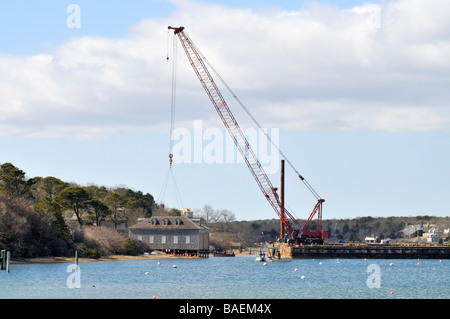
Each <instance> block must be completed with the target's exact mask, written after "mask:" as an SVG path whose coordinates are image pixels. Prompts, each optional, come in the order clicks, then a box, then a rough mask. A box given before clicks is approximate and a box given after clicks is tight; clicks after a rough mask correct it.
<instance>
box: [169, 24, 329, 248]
mask: <svg viewBox="0 0 450 319" xmlns="http://www.w3.org/2000/svg"><path fill="white" fill-rule="evenodd" d="M168 28H169V29H172V30H174V33H175V35H177V36H178V38H179V40H180V42H181V44H182V46H183V49H184V51H185V53H186V55H187V57H188V59H189V62H190V64H191V66H192V68H193V69H194V71H195V73H196V74H197V77H198V79H199V80H200V83H201V84H202V86H203V88H204V89H205V91H206V93H207V95H208V97H209V98H210V100H211V102H212V104H213V105H214V107H215V109H216V111H217V113H218V114H219V116H220V118H221V120H222V122H223V124H224V125H225V127H226V129H227V130H228V132H229V134H230V135H231V138H232V139H233V141H234V143H235V145H236V147H237V149H238V150H239V152H240V153H241V155H242V157H243V158H244V161H245V163H246V164H247V166H248V168H249V169H250V172H251V173H252V175H253V177H254V179H255V181H256V183H257V184H258V186H259V188H260V189H261V191H262V193H263V194H264V197H265V198H266V199H267V201H268V202H269V204H270V205H271V206H272V208H273V209H274V210H275V212H276V214H277V215H278V217H279V218H280V219H281V221H282V223H283V224H284V226H285V227H286V229H287V230H288V232H289V235H290V236H291V237H292V238H294V237H296V238H302V237H305V236H307V237H311V235H312V236H313V237H316V238H319V237H320V238H321V239H323V238H322V237H323V235H324V232H323V231H322V230H321V229H319V228H318V229H317V230H310V229H306V227H307V226H308V225H309V222H310V221H311V219H312V218H313V216H314V215H315V214H316V212H318V213H319V218H320V222H319V223H318V227H319V224H320V227H321V217H322V216H321V215H322V203H323V202H324V200H323V199H319V201H318V203H317V204H316V206H315V207H314V209H313V212H312V213H311V215H310V217H309V219H308V220H307V222H306V223H305V225H304V227H303V228H302V230H301V231H300V232H299V231H295V230H294V229H293V226H292V225H298V226H300V224H299V222H298V221H297V220H296V219H295V218H294V216H293V215H292V214H291V213H290V212H289V211H288V210H287V209H286V208H284V207H283V206H282V205H281V203H280V199H279V197H278V194H277V189H276V188H275V187H273V185H272V183H271V182H270V180H269V178H268V177H267V175H266V173H265V172H264V169H263V167H262V166H261V163H260V162H259V160H258V158H257V157H256V155H255V153H254V152H253V150H252V148H251V147H250V144H249V142H248V140H247V138H246V137H245V135H244V133H243V132H242V130H241V128H240V126H239V124H238V122H237V121H236V119H235V117H234V116H233V113H232V112H231V110H230V108H229V107H228V104H227V102H226V101H225V99H224V98H223V96H222V94H221V92H220V90H219V88H218V87H217V85H216V83H215V82H214V80H213V78H212V76H211V74H210V73H209V71H208V68H207V67H206V65H205V62H204V58H203V56H202V55H201V54H200V51H199V50H198V49H197V47H196V46H195V44H194V43H193V42H192V40H191V39H190V38H189V37H188V36H187V34H186V33H185V32H184V27H178V28H174V27H170V26H169V27H168ZM298 175H299V177H300V178H301V179H302V180H303V177H302V176H301V175H300V174H298ZM317 236H319V237H317Z"/></svg>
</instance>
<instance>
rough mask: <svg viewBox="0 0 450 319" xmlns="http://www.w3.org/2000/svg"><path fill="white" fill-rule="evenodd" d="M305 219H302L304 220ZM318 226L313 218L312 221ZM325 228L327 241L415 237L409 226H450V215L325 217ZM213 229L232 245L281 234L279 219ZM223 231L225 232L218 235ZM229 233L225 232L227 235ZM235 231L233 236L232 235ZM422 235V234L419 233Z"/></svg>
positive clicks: (217, 225)
mask: <svg viewBox="0 0 450 319" xmlns="http://www.w3.org/2000/svg"><path fill="white" fill-rule="evenodd" d="M304 222H305V221H304V220H303V221H300V223H301V224H303V223H304ZM311 224H312V225H311V226H312V227H315V223H314V221H313V222H312V223H311ZM322 224H323V229H327V230H328V232H329V236H330V238H329V239H328V240H327V242H339V241H344V242H364V239H365V237H366V236H372V235H373V236H376V237H377V239H378V241H379V240H381V239H385V238H391V239H393V240H394V241H402V242H408V241H413V240H414V238H415V236H416V235H417V234H416V233H413V234H411V235H410V236H408V235H406V234H404V233H403V232H402V230H404V229H405V228H406V227H407V226H411V225H416V226H419V225H421V226H422V230H423V231H424V232H426V231H429V230H431V229H433V228H435V229H440V230H444V229H448V228H450V217H435V216H415V217H403V216H401V217H370V216H367V217H358V218H353V219H329V220H323V222H322ZM209 226H210V227H211V228H212V229H213V230H214V231H217V230H220V231H219V232H216V233H214V234H213V236H212V238H211V241H212V243H213V244H217V245H224V247H229V245H230V244H233V245H235V244H237V243H241V244H242V245H244V246H255V244H258V243H264V242H266V241H267V242H269V241H272V240H275V239H276V237H277V236H279V235H280V221H279V220H278V219H268V220H254V221H234V222H229V223H226V224H225V223H212V224H210V225H209ZM219 234H222V235H219ZM225 234H226V235H225ZM230 234H233V236H230ZM419 235H420V234H419ZM448 236H449V234H442V237H443V238H444V240H449V238H448Z"/></svg>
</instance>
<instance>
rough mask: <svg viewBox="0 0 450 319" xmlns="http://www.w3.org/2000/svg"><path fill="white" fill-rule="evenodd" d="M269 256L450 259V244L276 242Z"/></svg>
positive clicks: (279, 257)
mask: <svg viewBox="0 0 450 319" xmlns="http://www.w3.org/2000/svg"><path fill="white" fill-rule="evenodd" d="M268 255H269V256H270V257H272V258H274V259H275V258H278V259H291V258H293V259H295V258H362V259H364V258H367V259H369V258H372V259H373V258H380V259H382V258H384V259H386V258H388V259H417V258H420V259H450V246H449V245H418V244H323V245H291V244H287V243H278V242H276V243H273V244H272V245H269V251H268Z"/></svg>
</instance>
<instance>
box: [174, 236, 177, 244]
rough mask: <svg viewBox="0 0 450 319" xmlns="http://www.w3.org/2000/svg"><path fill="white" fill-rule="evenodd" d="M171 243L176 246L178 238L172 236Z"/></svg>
mask: <svg viewBox="0 0 450 319" xmlns="http://www.w3.org/2000/svg"><path fill="white" fill-rule="evenodd" d="M173 243H174V244H178V236H173Z"/></svg>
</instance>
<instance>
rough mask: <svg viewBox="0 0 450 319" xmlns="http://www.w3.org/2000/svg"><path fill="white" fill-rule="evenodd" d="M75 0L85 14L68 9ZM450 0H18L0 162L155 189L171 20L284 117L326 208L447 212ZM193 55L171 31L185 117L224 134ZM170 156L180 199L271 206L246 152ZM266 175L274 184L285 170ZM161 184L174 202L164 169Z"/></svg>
mask: <svg viewBox="0 0 450 319" xmlns="http://www.w3.org/2000/svg"><path fill="white" fill-rule="evenodd" d="M71 3H74V4H77V5H78V6H79V8H80V9H81V11H80V19H81V27H80V28H69V27H68V26H67V23H66V21H67V18H68V17H69V16H70V14H71V13H70V12H69V13H68V12H67V11H66V9H67V7H68V6H69V5H70V4H71ZM448 13H450V8H449V6H448V5H447V3H445V2H442V3H439V4H437V3H435V4H433V5H428V6H425V5H424V4H422V3H421V2H420V1H401V0H396V1H374V2H366V1H340V2H339V6H337V5H336V3H335V2H334V1H321V2H309V1H277V2H274V1H195V2H194V1H142V0H133V1H126V2H125V1H46V2H45V3H36V2H33V1H16V2H8V3H6V4H2V6H1V10H0V33H1V39H2V42H1V44H0V70H1V71H0V74H1V75H0V82H1V85H2V88H3V89H2V91H3V92H0V100H2V101H3V102H2V105H1V106H0V111H1V114H2V115H0V162H1V163H4V162H12V163H13V164H15V165H16V166H18V167H19V168H21V169H22V170H24V171H25V172H27V174H28V176H30V177H34V176H56V177H59V178H61V179H63V180H66V181H73V182H76V183H79V184H82V185H87V184H89V183H95V184H97V185H105V186H116V185H125V186H127V187H131V188H134V189H136V190H142V191H144V192H149V193H151V194H152V195H154V197H155V198H158V197H159V195H160V193H161V190H162V188H163V183H164V180H165V177H166V175H167V172H168V149H169V145H168V144H169V143H168V141H169V131H168V128H169V126H170V94H171V67H172V64H171V61H172V59H171V60H169V62H167V61H166V59H165V58H166V53H167V47H168V43H167V41H168V38H169V41H170V43H169V48H170V49H171V46H172V43H171V41H172V36H171V35H169V37H168V36H167V25H185V26H186V30H187V32H188V34H189V35H190V36H191V37H192V39H193V41H194V42H195V43H196V44H197V45H198V46H199V47H200V49H201V50H202V52H203V53H205V55H206V56H207V58H208V60H209V61H211V62H212V63H213V65H214V66H215V68H216V69H217V70H218V71H219V73H221V75H222V76H223V77H224V78H225V80H226V81H227V82H228V84H229V85H230V86H231V87H232V88H233V90H234V91H235V92H236V93H237V94H238V96H239V97H240V98H241V100H243V102H244V103H245V104H246V106H247V107H248V108H249V109H250V111H251V112H252V113H253V115H255V117H256V118H257V119H258V121H259V122H260V124H261V125H262V126H263V127H265V128H268V129H269V130H278V132H279V135H278V138H277V142H278V143H279V145H280V148H281V149H282V150H283V152H284V153H285V154H286V155H287V157H288V158H289V160H290V161H291V162H293V163H294V165H295V167H296V168H297V169H298V170H299V171H300V172H301V173H302V175H303V176H304V177H306V178H307V180H308V181H309V182H310V183H311V184H312V185H313V186H314V188H315V189H316V190H317V192H318V193H319V194H320V195H321V196H322V197H323V198H325V200H326V202H325V206H324V218H352V217H357V216H367V215H372V216H413V215H424V214H428V215H437V216H448V215H449V208H448V204H447V202H446V198H447V196H448V193H449V190H450V189H449V186H448V180H449V178H450V172H449V169H448V163H449V162H450V147H449V142H450V136H449V128H450V110H449V108H450V106H449V101H450V97H449V93H448V89H447V88H448V86H449V84H450V83H449V82H450V81H449V76H448V74H450V73H449V72H448V71H450V70H449V69H450V66H449V63H448V58H447V57H448V53H450V52H448V51H450V23H449V22H448V21H447V20H448V19H447V18H446V17H447V16H448ZM169 55H170V56H171V58H173V56H172V52H171V51H169ZM186 60H187V59H186V57H185V56H184V54H183V52H182V51H181V47H179V52H178V80H177V81H178V82H177V113H176V119H177V122H176V127H177V128H182V129H185V131H187V132H190V133H191V134H192V136H193V135H194V133H195V132H194V128H193V125H194V121H202V124H203V129H204V130H203V131H202V132H201V133H205V130H207V129H214V130H215V131H214V132H219V135H220V134H223V137H225V134H226V132H225V130H224V129H223V127H222V123H221V122H220V121H219V119H218V116H217V114H216V113H215V111H214V109H213V107H212V105H210V102H209V100H208V98H207V97H206V95H205V93H204V92H203V89H202V88H201V86H200V83H199V82H198V80H197V79H196V77H195V75H194V73H193V71H192V69H190V66H189V65H188V63H187V61H186ZM226 98H227V99H229V100H228V101H229V102H230V104H232V99H230V97H229V96H226ZM230 107H231V108H232V110H233V112H235V115H236V118H237V119H238V121H239V122H240V123H241V124H242V125H243V127H250V126H251V124H250V122H249V120H248V118H247V117H246V116H245V114H243V112H242V111H241V110H239V108H236V106H234V105H230ZM220 137H222V136H220ZM216 138H217V136H216ZM258 138H262V135H261V134H259V135H258ZM209 143H210V141H209V140H206V139H203V149H202V150H201V151H204V149H205V147H206V146H207V145H210V144H209ZM257 148H258V146H257ZM269 150H272V151H273V152H274V150H273V149H271V148H270V146H269ZM194 151H195V150H194ZM257 151H262V150H260V149H258V150H257ZM279 159H280V158H278V157H276V156H275V155H274V156H273V160H276V161H277V162H278V160H279ZM272 164H273V163H272ZM286 170H287V177H286V178H287V191H286V192H287V193H286V201H287V204H288V206H289V208H291V210H292V211H293V213H294V214H295V215H296V216H297V217H299V218H306V217H307V216H308V215H309V212H310V211H311V209H312V207H313V206H314V204H315V200H314V198H313V197H312V195H311V194H309V192H308V191H307V190H306V188H305V187H304V186H303V184H301V183H299V181H298V180H297V179H296V177H295V176H294V174H292V171H290V170H289V168H287V169H286ZM173 172H174V176H175V177H176V182H177V186H178V189H179V192H180V195H181V199H182V204H183V206H186V207H192V208H194V209H195V208H201V207H203V206H204V205H205V204H209V205H211V206H213V208H215V209H229V210H231V211H232V212H233V213H234V214H235V215H236V218H237V219H238V220H252V219H266V218H275V217H276V215H275V212H274V211H273V210H272V209H271V207H270V205H269V204H268V203H267V202H266V200H265V199H264V197H263V196H262V194H261V192H260V190H259V188H258V187H257V185H256V183H255V181H254V180H253V178H252V176H251V174H250V173H249V171H248V169H247V167H246V166H245V164H242V163H239V162H238V161H237V160H235V161H233V162H227V163H212V164H211V163H206V162H205V161H203V162H201V163H185V162H184V163H175V164H174V167H173ZM269 177H270V179H271V180H272V183H273V184H274V185H275V186H278V184H279V171H278V170H276V171H275V172H271V174H270V175H269ZM163 200H164V202H165V204H166V205H167V206H175V207H176V206H177V205H178V203H177V200H176V198H175V192H174V189H173V187H172V186H171V185H168V188H167V190H166V192H165V195H164V198H163Z"/></svg>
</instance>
